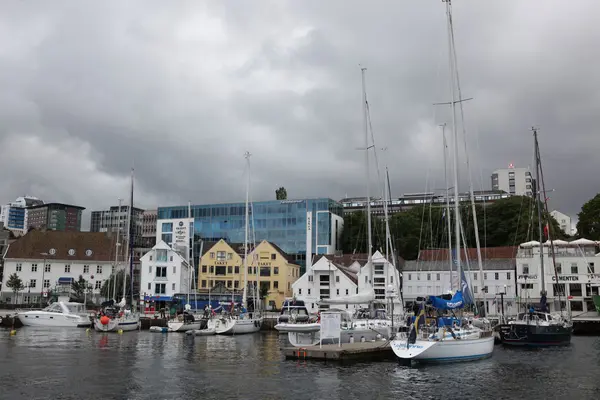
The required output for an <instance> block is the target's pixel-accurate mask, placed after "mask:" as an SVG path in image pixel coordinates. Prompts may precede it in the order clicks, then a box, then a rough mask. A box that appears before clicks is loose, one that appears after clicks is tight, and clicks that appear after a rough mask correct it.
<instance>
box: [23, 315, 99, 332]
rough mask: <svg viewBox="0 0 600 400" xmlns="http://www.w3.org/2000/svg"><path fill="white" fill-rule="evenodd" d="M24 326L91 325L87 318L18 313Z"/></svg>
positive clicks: (78, 326)
mask: <svg viewBox="0 0 600 400" xmlns="http://www.w3.org/2000/svg"><path fill="white" fill-rule="evenodd" d="M17 318H19V321H21V323H22V324H23V326H42V327H69V328H80V327H81V328H84V327H88V326H90V325H91V321H90V319H89V317H87V316H81V315H74V314H60V313H52V312H47V311H26V312H23V313H17Z"/></svg>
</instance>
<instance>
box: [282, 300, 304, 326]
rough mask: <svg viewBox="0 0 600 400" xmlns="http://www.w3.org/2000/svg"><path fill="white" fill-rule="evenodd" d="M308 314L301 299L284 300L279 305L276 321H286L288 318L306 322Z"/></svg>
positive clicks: (297, 321)
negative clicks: (279, 312) (279, 311)
mask: <svg viewBox="0 0 600 400" xmlns="http://www.w3.org/2000/svg"><path fill="white" fill-rule="evenodd" d="M309 319H310V314H309V312H308V309H307V308H306V305H305V304H304V301H303V300H285V301H284V302H283V305H282V307H281V314H280V315H279V318H278V319H277V322H278V323H280V324H281V323H287V322H290V320H293V321H295V322H296V323H299V322H308V321H309Z"/></svg>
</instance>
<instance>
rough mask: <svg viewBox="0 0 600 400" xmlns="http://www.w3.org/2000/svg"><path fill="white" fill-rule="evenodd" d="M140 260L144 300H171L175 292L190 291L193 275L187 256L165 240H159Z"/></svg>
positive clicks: (141, 290)
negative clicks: (191, 274)
mask: <svg viewBox="0 0 600 400" xmlns="http://www.w3.org/2000/svg"><path fill="white" fill-rule="evenodd" d="M140 261H141V269H140V287H141V289H140V292H141V293H142V295H143V298H144V301H170V300H171V299H172V297H173V295H174V294H176V293H187V292H188V290H189V287H190V286H189V283H190V279H191V277H190V269H189V267H188V262H187V257H185V256H184V255H182V254H181V253H180V252H177V251H175V250H173V249H172V248H171V247H170V246H169V245H168V244H167V243H165V242H164V241H162V240H161V241H159V242H158V243H157V244H156V246H154V247H153V248H152V250H150V251H149V252H148V253H146V254H144V255H143V256H142V257H141V259H140Z"/></svg>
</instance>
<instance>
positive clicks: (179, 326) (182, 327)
mask: <svg viewBox="0 0 600 400" xmlns="http://www.w3.org/2000/svg"><path fill="white" fill-rule="evenodd" d="M200 325H201V323H200V321H194V322H191V323H185V322H179V321H169V322H168V323H167V326H168V328H169V332H187V331H195V330H198V329H200Z"/></svg>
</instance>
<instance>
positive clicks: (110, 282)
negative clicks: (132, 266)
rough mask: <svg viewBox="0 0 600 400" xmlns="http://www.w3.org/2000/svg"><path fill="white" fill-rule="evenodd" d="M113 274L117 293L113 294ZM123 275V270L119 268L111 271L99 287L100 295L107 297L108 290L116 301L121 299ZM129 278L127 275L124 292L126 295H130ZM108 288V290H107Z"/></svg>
mask: <svg viewBox="0 0 600 400" xmlns="http://www.w3.org/2000/svg"><path fill="white" fill-rule="evenodd" d="M115 276H116V278H117V287H116V289H117V295H116V296H115V295H114V294H113V287H114V280H115ZM123 276H125V270H120V271H118V272H117V273H116V274H115V273H112V274H110V276H109V277H108V279H107V280H106V281H104V283H103V284H102V288H101V289H100V294H101V295H102V297H105V298H108V294H109V291H110V295H111V297H113V298H114V299H115V300H116V301H117V302H119V301H121V299H122V298H123ZM130 283H131V278H130V277H129V275H127V282H126V283H125V293H126V294H127V296H130V295H131V294H130V293H129V288H130ZM109 288H110V290H109Z"/></svg>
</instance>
